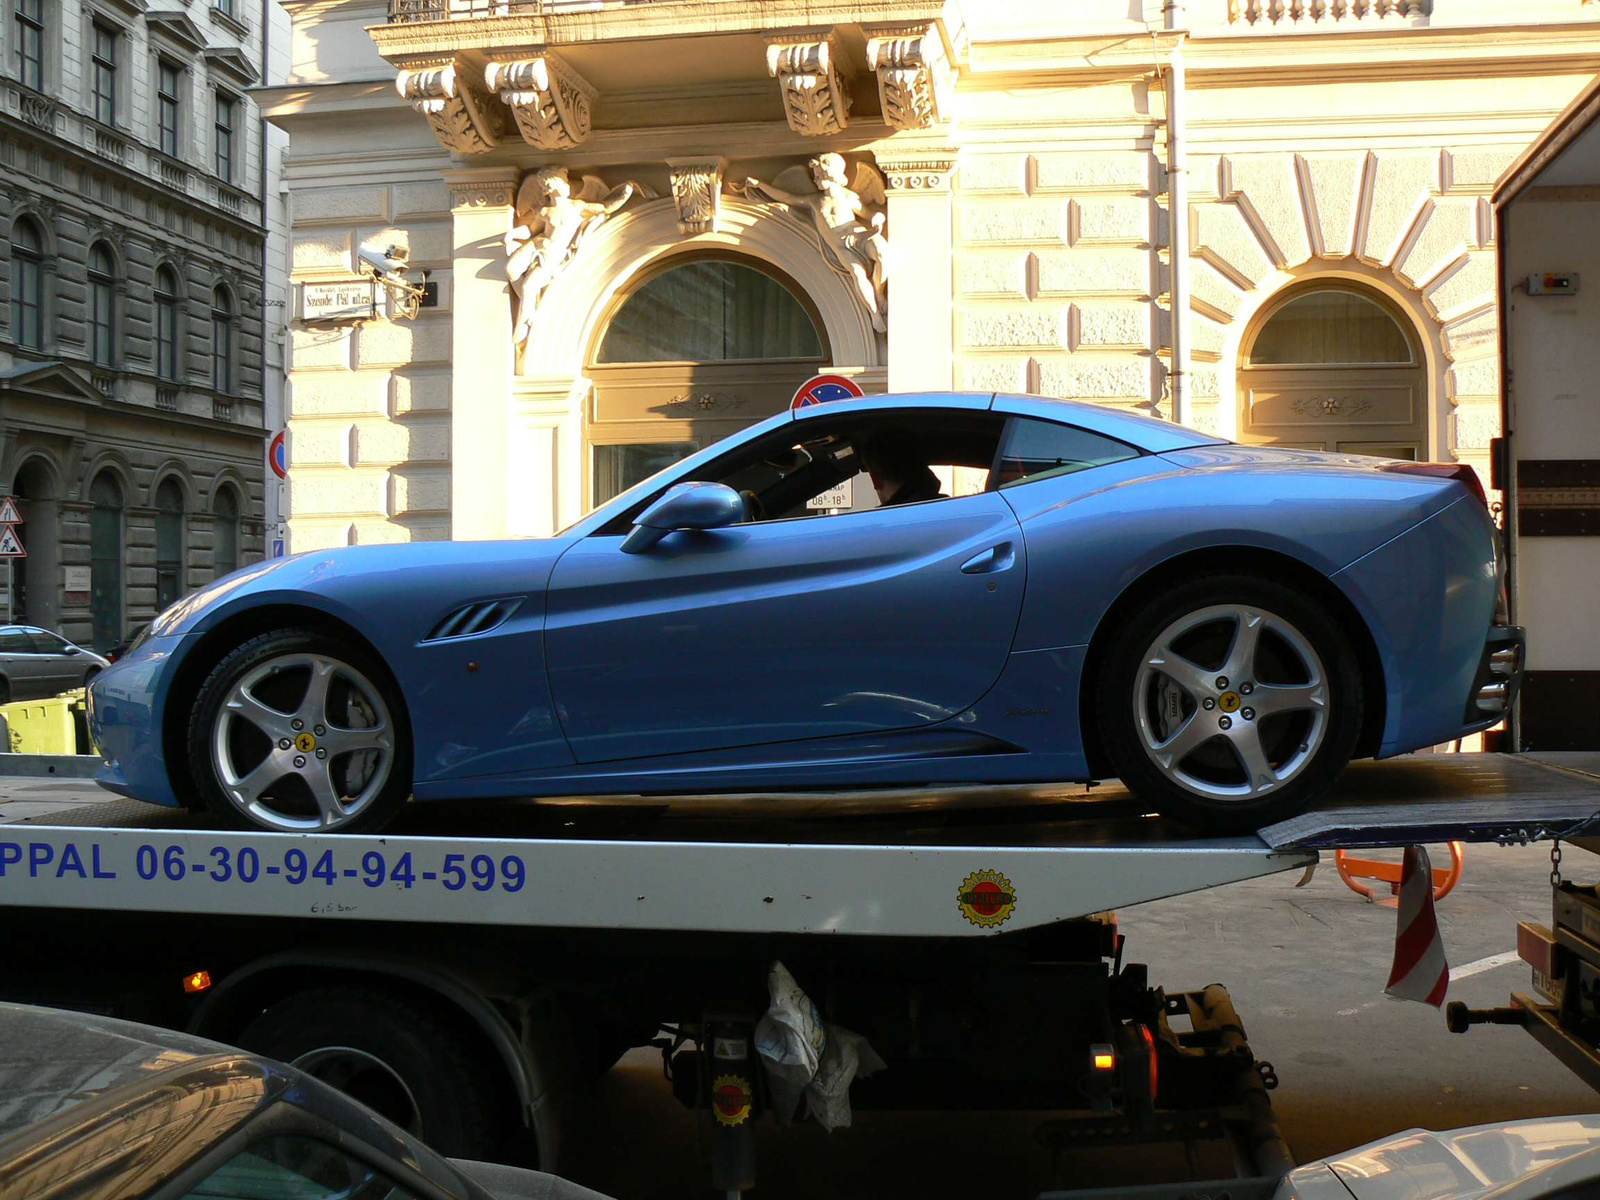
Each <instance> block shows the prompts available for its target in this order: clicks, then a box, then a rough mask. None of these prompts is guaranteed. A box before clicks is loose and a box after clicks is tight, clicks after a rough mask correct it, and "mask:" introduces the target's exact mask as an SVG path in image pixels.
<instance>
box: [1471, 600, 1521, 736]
mask: <svg viewBox="0 0 1600 1200" xmlns="http://www.w3.org/2000/svg"><path fill="white" fill-rule="evenodd" d="M1527 662H1528V634H1527V631H1526V630H1525V629H1523V628H1522V626H1520V625H1491V626H1490V627H1489V636H1488V637H1487V638H1486V639H1484V644H1483V655H1482V657H1480V658H1479V660H1478V670H1477V673H1476V674H1475V675H1474V676H1473V679H1472V689H1471V690H1470V691H1469V692H1468V693H1467V707H1466V711H1465V712H1464V713H1463V714H1462V718H1463V724H1464V725H1465V726H1466V729H1467V731H1469V732H1476V731H1478V730H1480V729H1487V728H1488V727H1489V726H1491V725H1495V724H1498V723H1499V722H1501V721H1503V720H1505V718H1506V714H1508V713H1509V712H1510V711H1511V706H1512V705H1513V704H1515V703H1516V699H1517V692H1518V691H1519V690H1520V689H1521V687H1522V676H1523V673H1524V671H1525V670H1526V668H1527Z"/></svg>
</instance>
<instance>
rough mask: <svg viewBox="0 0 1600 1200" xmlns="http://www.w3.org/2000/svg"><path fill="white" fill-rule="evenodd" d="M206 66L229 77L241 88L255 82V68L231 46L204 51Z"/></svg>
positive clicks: (213, 47) (214, 47)
mask: <svg viewBox="0 0 1600 1200" xmlns="http://www.w3.org/2000/svg"><path fill="white" fill-rule="evenodd" d="M204 58H205V60H206V65H207V66H209V67H211V68H212V69H214V70H216V71H219V72H221V73H222V74H224V75H227V76H229V77H230V78H232V79H233V80H234V82H236V83H238V84H239V85H240V86H241V87H249V86H250V85H251V84H253V83H254V82H255V81H256V68H255V64H253V63H252V62H251V61H250V60H249V59H248V58H246V57H245V56H244V55H243V54H242V53H240V52H239V50H238V49H236V48H235V47H233V46H212V47H211V48H210V49H208V50H206V51H205V54H204Z"/></svg>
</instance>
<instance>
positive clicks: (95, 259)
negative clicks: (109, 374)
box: [89, 243, 117, 367]
mask: <svg viewBox="0 0 1600 1200" xmlns="http://www.w3.org/2000/svg"><path fill="white" fill-rule="evenodd" d="M116 272H117V265H116V259H115V258H113V257H112V255H111V251H110V250H108V249H107V248H106V246H105V244H104V243H97V244H96V245H95V247H94V249H92V250H91V251H89V357H90V358H91V359H93V360H94V362H95V363H96V365H98V366H102V367H109V366H111V365H113V364H114V363H115V361H116V336H117V335H116V322H117V278H116Z"/></svg>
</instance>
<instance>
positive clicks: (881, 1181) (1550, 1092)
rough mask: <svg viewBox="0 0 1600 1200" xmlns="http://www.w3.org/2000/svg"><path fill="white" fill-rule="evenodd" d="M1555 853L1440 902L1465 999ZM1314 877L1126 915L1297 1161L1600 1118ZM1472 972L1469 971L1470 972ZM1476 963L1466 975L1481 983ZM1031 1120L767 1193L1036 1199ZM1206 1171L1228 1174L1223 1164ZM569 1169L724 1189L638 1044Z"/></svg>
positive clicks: (866, 1134) (897, 1132)
mask: <svg viewBox="0 0 1600 1200" xmlns="http://www.w3.org/2000/svg"><path fill="white" fill-rule="evenodd" d="M103 798H104V794H103V793H97V792H96V791H95V790H94V789H93V788H92V785H89V784H87V783H84V782H81V781H71V780H33V779H15V778H12V779H0V820H7V819H17V818H20V817H22V816H33V815H41V814H47V813H49V812H51V811H62V810H64V809H66V808H69V807H72V806H75V805H76V804H80V803H83V802H84V801H85V800H99V799H103ZM1549 867H1550V863H1549V852H1548V849H1547V848H1546V847H1542V846H1531V847H1518V848H1505V849H1503V848H1497V847H1490V846H1472V847H1469V848H1468V851H1467V861H1466V871H1465V874H1464V876H1463V879H1462V882H1461V884H1460V886H1459V887H1458V888H1457V889H1456V890H1455V892H1454V893H1453V894H1452V895H1451V896H1449V897H1448V898H1447V899H1446V900H1445V901H1444V902H1443V904H1442V905H1441V906H1440V910H1439V912H1440V920H1441V925H1442V928H1443V932H1444V937H1445V945H1446V948H1447V951H1448V954H1449V957H1450V961H1451V963H1452V965H1453V966H1454V967H1455V968H1457V970H1458V975H1457V978H1456V979H1455V981H1454V982H1453V983H1452V986H1451V989H1450V998H1451V999H1459V1000H1465V1001H1467V1002H1468V1003H1470V1004H1473V1005H1475V1006H1476V1005H1491V1004H1503V1003H1505V1001H1506V997H1507V995H1508V993H1509V992H1510V991H1511V990H1512V989H1514V988H1524V989H1525V988H1526V986H1527V980H1528V972H1527V969H1526V967H1524V966H1523V965H1522V964H1521V963H1520V962H1515V961H1508V958H1507V956H1508V953H1509V952H1510V951H1512V950H1514V948H1515V932H1516V923H1517V921H1518V920H1519V919H1523V918H1532V919H1536V920H1543V921H1548V919H1549V915H1550V901H1549V884H1548V876H1549ZM1566 869H1567V873H1568V874H1569V876H1572V877H1574V878H1582V879H1594V878H1596V877H1600V860H1597V859H1594V858H1592V857H1591V856H1589V855H1586V854H1584V853H1582V852H1580V851H1572V850H1569V851H1568V853H1567V857H1566ZM1298 878H1299V873H1298V872H1291V873H1288V874H1285V875H1279V876H1274V877H1269V878H1266V879H1256V880H1250V881H1247V882H1244V883H1238V884H1233V885H1230V886H1228V887H1225V888H1220V889H1217V890H1214V891H1212V892H1209V893H1204V894H1199V895H1193V896H1187V897H1179V898H1176V899H1171V900H1163V901H1159V902H1156V903H1153V904H1147V905H1142V906H1139V907H1137V908H1130V909H1124V910H1123V911H1122V912H1121V913H1120V914H1119V917H1120V921H1121V928H1122V930H1123V932H1124V933H1126V934H1127V935H1128V957H1129V958H1130V959H1132V960H1134V961H1140V962H1145V963H1148V964H1149V965H1150V968H1151V978H1152V980H1154V981H1157V982H1160V983H1162V984H1163V985H1165V986H1168V987H1170V988H1173V989H1186V988H1192V987H1200V986H1203V985H1205V984H1207V983H1212V982H1222V983H1225V984H1227V986H1228V988H1229V989H1230V991H1231V992H1232V994H1233V997H1234V1000H1235V1003H1236V1004H1237V1007H1238V1009H1239V1012H1240V1013H1241V1015H1242V1016H1243V1019H1244V1022H1245V1025H1246V1028H1247V1030H1248V1032H1249V1035H1250V1042H1251V1045H1252V1046H1253V1047H1254V1049H1255V1051H1256V1053H1257V1055H1258V1056H1260V1057H1262V1058H1266V1059H1269V1060H1271V1061H1272V1063H1273V1064H1274V1065H1275V1066H1276V1068H1277V1073H1278V1075H1279V1077H1280V1079H1281V1081H1282V1084H1281V1087H1280V1088H1279V1089H1278V1091H1277V1092H1275V1093H1274V1095H1273V1102H1274V1104H1275V1106H1276V1108H1277V1111H1278V1114H1279V1118H1280V1122H1281V1124H1282V1126H1283V1129H1284V1131H1285V1133H1286V1134H1287V1136H1288V1138H1289V1140H1290V1142H1291V1144H1292V1146H1293V1149H1294V1152H1295V1155H1296V1157H1297V1159H1299V1160H1300V1161H1302V1162H1304V1161H1309V1160H1311V1159H1314V1158H1318V1157H1321V1156H1324V1155H1329V1154H1334V1153H1337V1152H1338V1151H1341V1150H1344V1149H1348V1148H1350V1147H1353V1146H1356V1145H1359V1144H1361V1143H1363V1142H1366V1141H1370V1140H1372V1139H1374V1138H1378V1137H1383V1136H1386V1135H1388V1134H1391V1133H1394V1132H1396V1131H1398V1130H1401V1129H1406V1128H1410V1127H1414V1126H1423V1127H1428V1128H1435V1129H1443V1128H1450V1127H1453V1126H1459V1125H1469V1124H1478V1123H1483V1122H1493V1121H1504V1120H1512V1119H1518V1118H1524V1117H1534V1116H1550V1115H1557V1114H1567V1113H1577V1112H1590V1111H1600V1097H1597V1096H1596V1095H1595V1094H1594V1093H1593V1092H1592V1091H1591V1090H1589V1089H1588V1088H1586V1087H1585V1086H1583V1085H1582V1084H1581V1083H1580V1082H1579V1081H1578V1080H1577V1079H1576V1077H1575V1076H1572V1075H1571V1074H1569V1073H1568V1072H1567V1071H1566V1070H1565V1069H1564V1068H1563V1067H1561V1066H1560V1065H1559V1064H1558V1063H1557V1062H1556V1061H1555V1060H1554V1059H1553V1058H1552V1057H1551V1056H1550V1055H1549V1054H1547V1053H1546V1052H1545V1051H1544V1050H1542V1049H1541V1048H1539V1046H1538V1045H1537V1044H1536V1043H1534V1041H1533V1039H1532V1038H1531V1037H1529V1036H1528V1035H1527V1034H1525V1033H1523V1032H1521V1031H1520V1030H1516V1029H1504V1028H1492V1027H1480V1028H1475V1029H1473V1030H1472V1031H1471V1032H1470V1033H1468V1034H1466V1035H1464V1036H1456V1035H1452V1034H1450V1033H1448V1032H1446V1030H1445V1027H1444V1019H1443V1017H1442V1016H1441V1015H1440V1014H1438V1013H1436V1012H1435V1011H1434V1010H1433V1009H1431V1008H1428V1007H1427V1006H1425V1005H1420V1004H1410V1003H1404V1002H1401V1001H1395V1000H1389V999H1386V998H1385V997H1384V995H1383V984H1384V981H1385V979H1386V977H1387V975H1388V970H1389V960H1390V955H1391V953H1392V949H1393V942H1394V912H1393V910H1392V909H1387V908H1381V907H1378V906H1375V905H1371V904H1367V903H1365V902H1364V901H1362V900H1361V899H1360V898H1358V897H1357V896H1356V895H1354V894H1353V893H1352V892H1350V891H1349V890H1347V889H1346V888H1345V887H1344V885H1343V884H1342V883H1341V882H1340V881H1339V879H1338V877H1337V876H1336V875H1335V874H1334V872H1333V870H1332V864H1331V862H1330V863H1328V864H1327V865H1325V866H1324V867H1322V868H1319V870H1318V872H1317V874H1316V876H1315V878H1314V879H1313V880H1312V882H1311V883H1310V885H1309V886H1307V887H1305V888H1301V889H1296V888H1295V887H1294V884H1295V882H1296V881H1297V880H1298ZM1462 968H1465V971H1464V972H1462ZM1462 974H1465V977H1462ZM1039 1119H1040V1117H1039V1115H1037V1114H1026V1113H981V1114H969V1113H922V1114H903V1113H868V1114H861V1115H860V1116H858V1118H857V1121H856V1124H855V1125H854V1127H852V1128H850V1129H847V1130H842V1131H840V1132H837V1133H834V1134H832V1135H829V1134H826V1133H824V1132H822V1131H821V1130H820V1129H818V1128H817V1127H815V1126H809V1127H800V1128H795V1129H789V1130H781V1129H777V1128H775V1127H773V1126H771V1125H764V1126H763V1127H762V1129H761V1131H760V1138H759V1153H760V1164H759V1171H758V1179H759V1184H760V1186H759V1189H758V1191H757V1192H756V1193H754V1195H756V1196H758V1197H771V1198H773V1200H778V1198H790V1197H794V1198H798V1197H806V1198H808V1200H809V1198H813V1197H818V1196H827V1197H830V1198H835V1200H845V1198H848V1197H874V1198H877V1197H883V1196H910V1195H927V1196H952V1197H959V1196H979V1195H981V1196H983V1197H984V1198H985V1200H998V1198H1000V1197H1029V1196H1033V1195H1034V1194H1035V1193H1037V1192H1038V1191H1039V1190H1040V1189H1043V1188H1047V1187H1050V1186H1052V1185H1053V1184H1055V1183H1056V1182H1058V1178H1057V1177H1056V1176H1055V1175H1054V1174H1053V1172H1052V1169H1051V1163H1050V1157H1049V1155H1048V1154H1047V1153H1046V1152H1045V1151H1044V1150H1042V1149H1040V1148H1039V1147H1038V1146H1037V1145H1036V1144H1035V1143H1034V1140H1033V1133H1034V1129H1035V1127H1036V1125H1037V1124H1038V1121H1039ZM1206 1165H1208V1166H1211V1167H1213V1168H1215V1169H1219V1170H1220V1169H1225V1167H1226V1163H1225V1161H1223V1160H1220V1159H1219V1158H1208V1159H1207V1160H1206ZM1183 1169H1184V1163H1183V1158H1182V1155H1181V1153H1178V1152H1176V1151H1172V1152H1167V1151H1158V1152H1152V1151H1149V1150H1144V1149H1141V1150H1137V1151H1130V1150H1102V1151H1092V1152H1085V1153H1079V1154H1077V1155H1075V1156H1073V1157H1072V1158H1071V1159H1070V1160H1069V1161H1068V1162H1067V1163H1066V1164H1065V1166H1064V1171H1065V1173H1066V1177H1067V1181H1068V1182H1071V1183H1072V1184H1074V1185H1075V1186H1079V1187H1088V1186H1107V1185H1111V1184H1117V1183H1133V1182H1143V1181H1152V1180H1156V1179H1161V1178H1174V1177H1177V1175H1178V1173H1181V1172H1182V1170H1183ZM567 1173H568V1174H570V1175H571V1176H572V1177H573V1178H575V1179H578V1180H579V1181H580V1182H583V1183H585V1184H587V1185H589V1186H590V1187H594V1188H597V1189H598V1190H600V1191H602V1192H606V1193H609V1194H611V1195H614V1196H617V1197H619V1198H621V1200H655V1198H658V1197H679V1196H685V1197H688V1196H700V1195H705V1194H707V1192H706V1191H705V1187H706V1180H707V1168H706V1165H705V1163H704V1161H703V1159H701V1158H700V1157H698V1156H697V1153H696V1144H695V1122H694V1119H693V1117H692V1116H691V1114H689V1113H688V1112H686V1111H684V1110H683V1109H681V1108H679V1107H678V1106H677V1104H676V1103H675V1102H674V1101H673V1100H672V1099H671V1096H670V1094H669V1092H668V1086H667V1084H666V1082H665V1081H664V1080H663V1078H662V1075H661V1065H660V1060H659V1057H658V1056H657V1055H655V1054H654V1053H653V1052H649V1051H635V1052H634V1053H633V1054H631V1055H629V1056H628V1057H627V1058H626V1059H624V1060H623V1062H622V1063H621V1064H620V1065H619V1067H618V1068H617V1069H615V1070H614V1071H612V1072H611V1073H610V1075H608V1076H607V1077H606V1078H605V1079H604V1080H603V1081H602V1083H601V1085H600V1089H599V1093H598V1095H597V1097H596V1102H595V1105H594V1110H593V1113H592V1114H591V1119H590V1125H589V1126H588V1130H587V1133H586V1134H585V1136H583V1137H582V1138H581V1140H580V1142H579V1144H578V1146H577V1148H576V1157H575V1158H574V1160H573V1161H572V1163H571V1164H570V1166H569V1168H568V1170H567Z"/></svg>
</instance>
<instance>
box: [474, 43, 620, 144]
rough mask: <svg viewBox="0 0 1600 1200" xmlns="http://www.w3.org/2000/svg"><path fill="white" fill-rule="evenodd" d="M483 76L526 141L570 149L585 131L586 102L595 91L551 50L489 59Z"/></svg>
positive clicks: (589, 104) (586, 129) (583, 137)
mask: <svg viewBox="0 0 1600 1200" xmlns="http://www.w3.org/2000/svg"><path fill="white" fill-rule="evenodd" d="M484 81H485V82H486V83H487V84H488V85H489V89H490V91H497V92H499V93H500V99H501V100H503V101H505V103H506V105H507V107H509V108H510V109H511V115H512V116H513V117H515V118H516V121H517V129H518V130H519V131H521V133H522V139H523V141H525V142H527V143H528V145H530V146H536V147H538V148H539V149H540V150H570V149H572V148H573V147H574V146H576V145H578V143H580V142H582V141H583V140H584V139H585V138H587V137H588V136H589V123H590V107H591V105H592V104H593V103H594V99H595V96H596V95H597V94H598V93H596V91H595V90H594V88H592V87H591V86H590V85H589V82H588V81H587V80H586V79H584V78H583V76H581V75H579V74H578V73H577V72H576V71H574V70H573V69H572V68H571V67H570V66H568V65H567V64H566V63H565V62H563V61H562V60H561V59H560V58H558V57H557V56H556V55H554V54H541V55H539V56H537V57H535V58H524V59H518V60H517V61H515V62H492V63H490V64H489V66H488V68H487V69H486V70H485V71H484Z"/></svg>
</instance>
